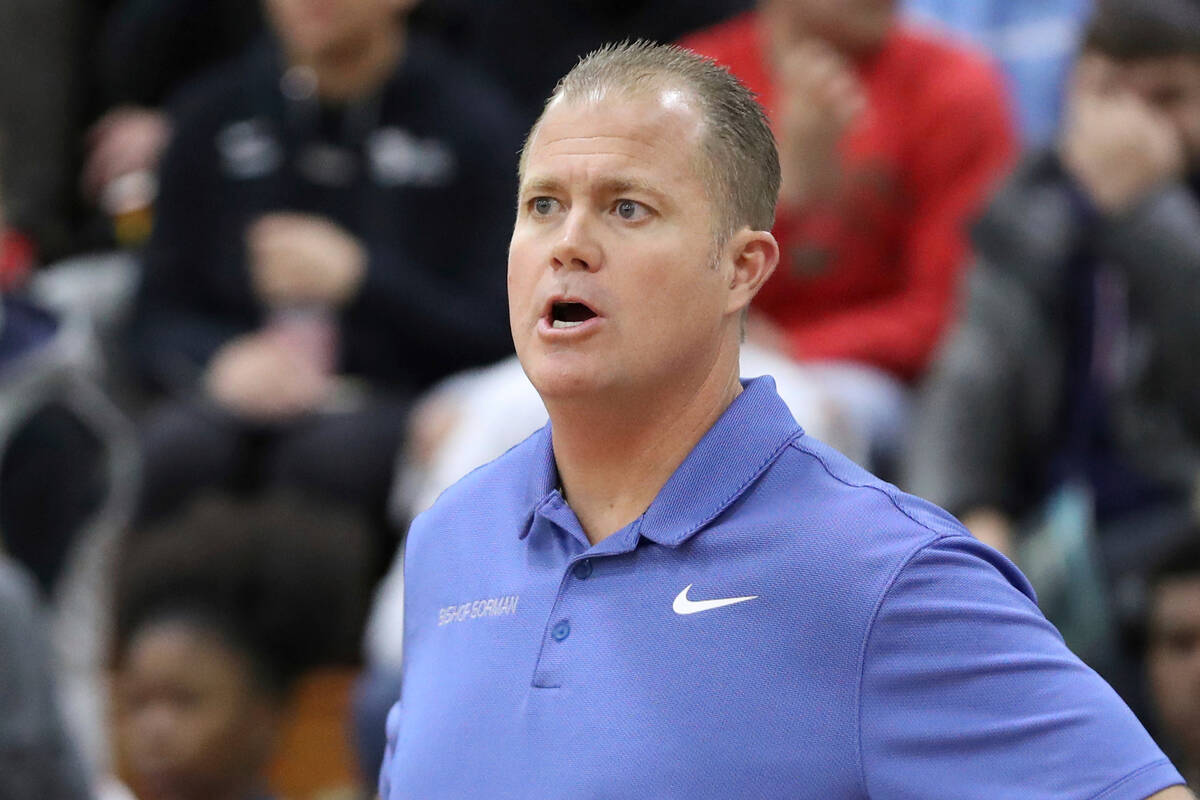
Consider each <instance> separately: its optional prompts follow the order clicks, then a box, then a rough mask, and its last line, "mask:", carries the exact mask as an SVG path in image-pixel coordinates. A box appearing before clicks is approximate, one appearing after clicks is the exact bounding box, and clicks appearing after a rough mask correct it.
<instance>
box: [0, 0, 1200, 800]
mask: <svg viewBox="0 0 1200 800" xmlns="http://www.w3.org/2000/svg"><path fill="white" fill-rule="evenodd" d="M637 38H642V39H649V40H654V41H660V42H677V43H680V44H682V45H683V46H686V47H689V48H692V49H694V50H696V51H698V52H700V53H702V54H705V55H708V56H710V57H712V58H714V59H716V60H717V61H719V62H720V63H722V64H724V65H726V66H727V67H728V68H729V69H730V70H731V71H732V72H733V73H734V74H735V75H737V76H738V77H739V78H741V79H742V80H743V82H745V83H746V84H747V85H748V86H749V87H750V88H751V89H753V90H754V91H755V92H756V93H757V94H758V96H759V99H760V101H761V102H762V103H763V105H764V107H765V108H766V109H767V112H768V115H769V117H770V119H771V123H772V126H773V129H774V131H775V134H776V138H777V141H778V144H779V151H780V158H781V164H782V167H783V174H784V183H783V189H782V191H781V196H780V198H779V212H778V217H777V221H776V227H775V235H776V237H777V239H778V240H779V241H780V244H781V251H782V261H781V264H780V267H779V269H778V270H777V272H776V274H775V276H774V277H773V278H772V279H771V281H770V282H769V284H768V285H767V286H766V288H765V289H764V290H763V292H762V293H761V295H760V297H759V298H758V299H757V300H756V303H755V308H754V309H753V313H752V315H751V318H750V320H749V324H748V337H747V344H746V350H745V353H744V356H743V362H742V369H743V374H745V375H754V374H761V373H770V374H772V375H774V376H775V378H776V382H777V385H778V387H779V390H780V393H781V395H783V397H784V399H785V400H786V401H787V402H788V404H789V406H790V407H791V408H792V410H793V413H794V414H795V415H796V417H797V419H798V420H799V422H800V423H801V425H803V426H804V427H805V429H806V430H807V431H808V432H809V433H810V434H811V435H814V436H817V437H819V438H822V439H825V440H827V441H829V442H830V443H832V444H834V445H835V446H837V447H839V448H841V449H843V450H844V451H845V452H846V453H847V454H848V455H850V456H851V457H852V458H854V459H855V460H857V461H859V462H860V463H862V464H863V465H864V466H867V467H869V468H871V469H872V470H874V471H876V472H878V473H879V474H881V475H882V476H883V477H885V478H886V479H888V480H891V481H893V482H895V483H897V484H898V485H899V486H900V487H901V488H903V489H905V490H907V491H912V492H914V493H916V494H919V495H921V496H924V497H927V498H929V499H931V500H933V501H934V502H937V503H939V504H941V505H943V506H945V507H946V508H948V509H949V510H950V511H951V512H952V513H954V514H955V515H956V516H958V517H959V518H960V519H961V520H962V521H963V522H964V524H965V525H966V526H967V527H968V528H969V529H970V530H971V532H972V533H974V534H975V535H976V536H978V537H979V538H981V539H982V540H984V541H985V542H987V543H988V544H990V545H992V546H994V547H996V548H997V549H999V550H1000V551H1002V552H1004V553H1005V554H1006V555H1007V556H1009V557H1010V558H1012V559H1013V560H1014V561H1015V562H1016V563H1017V564H1018V565H1019V566H1020V567H1021V568H1022V569H1023V570H1024V571H1025V572H1026V574H1027V575H1028V576H1029V577H1030V578H1031V580H1032V581H1033V583H1034V585H1035V587H1036V588H1037V590H1038V593H1039V598H1040V600H1041V605H1042V608H1043V611H1044V612H1045V613H1046V614H1047V616H1048V617H1049V618H1050V619H1051V620H1052V621H1053V622H1055V624H1056V625H1058V626H1059V629H1060V630H1061V631H1062V633H1063V635H1064V637H1065V638H1066V640H1067V642H1068V644H1069V645H1070V646H1071V647H1072V648H1073V649H1074V650H1075V651H1076V652H1077V653H1078V654H1079V655H1080V656H1081V657H1082V658H1083V659H1084V660H1085V661H1087V662H1088V663H1089V664H1090V665H1091V666H1092V667H1094V668H1095V669H1097V670H1098V671H1099V672H1100V673H1101V674H1103V675H1104V676H1105V677H1106V678H1107V679H1108V680H1109V681H1110V682H1111V683H1112V684H1113V685H1114V687H1115V688H1116V689H1117V690H1118V691H1119V692H1120V693H1121V694H1122V696H1123V697H1124V698H1125V699H1126V701H1127V702H1129V703H1130V705H1131V706H1132V707H1133V708H1134V710H1135V711H1136V712H1137V713H1138V714H1139V715H1140V716H1141V717H1142V719H1143V721H1144V722H1145V724H1146V725H1147V726H1148V727H1149V728H1150V729H1151V731H1152V732H1153V733H1154V734H1155V735H1156V736H1157V737H1158V738H1159V740H1160V742H1161V743H1162V744H1163V746H1164V747H1165V748H1166V749H1167V750H1168V752H1169V753H1170V754H1171V755H1172V757H1173V758H1175V759H1176V763H1177V764H1179V765H1180V768H1181V770H1182V771H1183V772H1184V774H1185V775H1186V776H1189V777H1190V778H1193V779H1196V778H1200V774H1198V773H1197V770H1198V769H1200V525H1198V523H1197V515H1198V514H1200V359H1198V358H1197V355H1198V354H1200V194H1198V192H1200V1H1198V0H1094V2H1093V1H1090V0H758V2H755V1H754V0H420V1H418V0H262V2H253V1H252V0H5V2H4V3H2V4H0V686H5V687H11V690H10V689H9V688H6V689H5V690H4V691H0V797H4V798H12V799H13V800H26V798H28V799H29V800H35V799H36V800H45V799H46V798H59V797H61V798H71V800H78V799H79V798H87V797H95V798H110V799H113V800H115V799H116V798H125V799H126V800H128V798H130V797H134V798H137V799H138V800H190V799H191V798H194V799H195V800H214V799H216V800H263V799H264V798H274V797H279V798H282V797H287V798H292V800H334V799H343V798H344V799H346V800H349V799H351V798H367V797H372V796H374V785H375V776H376V775H377V774H378V770H379V764H380V760H381V758H382V753H383V747H384V719H385V717H386V714H387V711H388V709H389V707H390V706H391V704H392V703H393V702H395V700H396V699H397V697H398V696H399V687H400V680H401V663H402V657H403V654H402V625H403V572H402V564H403V555H402V553H403V550H402V541H403V535H404V531H405V530H406V529H407V525H408V522H409V520H410V519H411V518H412V516H413V515H414V514H416V513H419V512H420V511H421V510H422V509H423V508H425V507H427V506H428V505H429V504H430V503H431V502H432V501H433V499H434V498H436V497H437V495H438V493H439V492H440V491H441V490H442V489H444V488H445V487H446V486H448V485H449V484H450V483H452V482H453V481H455V480H457V478H458V477H460V476H461V475H462V474H464V473H465V472H466V471H468V470H470V469H471V468H473V467H475V466H477V465H479V464H481V463H483V462H485V461H487V460H489V459H491V458H493V457H495V456H497V455H499V454H500V453H502V452H503V451H504V450H505V449H507V448H508V447H510V446H511V445H513V444H515V443H516V442H518V441H520V440H521V439H523V438H524V437H525V436H527V435H528V434H529V433H531V432H532V431H533V430H535V429H536V428H538V427H540V426H541V425H542V424H543V423H544V422H545V410H544V408H542V406H541V403H540V401H539V400H538V398H537V395H536V394H535V393H534V392H533V390H532V388H531V387H530V386H529V384H528V383H527V381H526V380H525V378H524V375H523V373H521V371H520V367H519V365H517V364H516V363H515V360H514V359H513V358H512V355H511V350H512V345H511V339H510V337H509V332H508V324H507V304H506V298H505V264H506V249H507V242H508V237H509V235H510V233H511V225H512V217H513V203H514V197H515V192H516V167H517V158H518V154H519V152H520V148H521V145H522V141H523V138H524V136H525V134H526V132H527V131H528V130H529V128H530V126H531V125H532V124H533V122H534V121H535V120H536V118H537V116H538V114H539V113H540V111H541V108H542V104H543V102H544V101H545V98H546V97H547V96H548V95H549V94H550V92H551V91H552V89H553V87H554V85H555V82H556V81H557V79H558V78H559V77H561V76H562V75H563V74H565V73H566V72H567V71H568V70H569V69H570V68H571V66H572V65H573V64H574V63H575V62H576V61H577V60H578V58H579V57H581V56H582V55H584V54H585V53H587V52H588V51H590V50H592V49H594V48H596V47H598V46H601V45H603V44H604V43H607V42H614V41H620V40H625V39H637Z"/></svg>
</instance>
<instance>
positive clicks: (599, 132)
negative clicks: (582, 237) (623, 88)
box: [522, 89, 704, 183]
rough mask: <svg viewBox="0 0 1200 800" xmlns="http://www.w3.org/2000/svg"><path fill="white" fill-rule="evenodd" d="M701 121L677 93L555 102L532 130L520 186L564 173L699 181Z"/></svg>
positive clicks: (692, 106) (611, 95)
mask: <svg viewBox="0 0 1200 800" xmlns="http://www.w3.org/2000/svg"><path fill="white" fill-rule="evenodd" d="M703 127H704V126H703V119H702V117H701V115H700V113H699V111H698V110H697V109H696V107H695V103H694V102H692V101H691V100H689V99H688V97H687V96H686V95H685V94H684V93H683V92H681V91H679V90H675V89H664V90H660V91H656V92H653V93H646V94H644V95H643V94H638V95H633V96H629V95H624V94H621V93H614V92H608V93H604V94H600V95H598V96H593V97H589V98H586V99H582V100H571V99H563V98H561V97H560V98H557V99H556V100H555V101H553V102H552V103H551V104H550V106H549V107H548V108H547V110H546V112H545V114H543V116H542V119H541V121H540V122H539V123H538V125H537V127H536V128H535V129H534V132H533V135H532V137H531V138H530V141H529V145H528V147H527V150H526V153H525V160H524V168H523V170H522V173H523V174H522V183H527V182H531V181H537V180H543V179H545V178H546V177H548V174H551V173H552V174H554V175H555V176H558V175H559V174H560V173H563V172H568V173H570V172H585V173H586V172H593V171H601V172H608V171H618V172H628V173H638V174H640V176H641V177H642V178H643V179H647V180H651V181H663V182H672V181H683V182H687V181H696V182H699V181H700V174H699V172H700V170H699V163H698V160H699V158H700V156H701V152H700V151H701V140H702V137H703Z"/></svg>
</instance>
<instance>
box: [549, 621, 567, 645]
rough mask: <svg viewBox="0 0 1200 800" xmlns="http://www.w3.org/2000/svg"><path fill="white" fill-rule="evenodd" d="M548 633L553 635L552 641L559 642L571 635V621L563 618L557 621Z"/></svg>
mask: <svg viewBox="0 0 1200 800" xmlns="http://www.w3.org/2000/svg"><path fill="white" fill-rule="evenodd" d="M550 635H551V636H552V637H554V641H556V642H561V641H562V640H563V639H565V638H567V637H568V636H570V635H571V623H569V622H567V621H566V620H565V619H564V620H561V621H559V622H558V623H557V624H556V625H555V626H554V628H553V630H551V631H550Z"/></svg>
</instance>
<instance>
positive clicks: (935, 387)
mask: <svg viewBox="0 0 1200 800" xmlns="http://www.w3.org/2000/svg"><path fill="white" fill-rule="evenodd" d="M967 289H968V292H967V300H966V303H965V307H964V308H963V310H962V313H961V316H960V317H959V319H958V320H957V322H956V323H955V325H954V326H953V328H952V329H951V331H950V332H949V334H948V335H947V337H946V340H945V342H944V343H943V345H942V347H941V348H940V349H939V351H938V353H937V356H936V358H935V359H934V361H933V364H932V366H931V367H930V369H929V372H928V374H927V375H926V376H925V378H924V379H923V380H922V382H921V386H920V390H919V393H918V394H917V396H916V401H915V403H914V405H913V413H912V420H911V425H910V428H909V436H908V441H907V442H906V447H905V451H904V454H903V458H902V463H901V472H902V478H901V481H902V483H903V485H904V487H905V489H906V490H908V491H910V492H912V493H913V494H915V495H917V496H919V497H924V498H927V499H928V500H930V501H932V502H934V503H936V504H937V505H939V506H942V507H944V508H947V509H949V510H950V512H951V513H954V514H957V515H960V516H961V515H962V514H964V513H965V512H966V511H969V510H971V509H975V508H981V507H992V508H999V509H1002V510H1004V511H1006V512H1008V513H1010V514H1016V513H1019V512H1020V511H1021V510H1022V507H1023V506H1024V504H1025V503H1026V502H1027V500H1028V498H1027V497H1026V496H1025V495H1026V491H1024V489H1025V486H1024V484H1023V483H1022V482H1021V480H1020V479H1019V476H1021V474H1022V470H1021V465H1022V464H1023V463H1025V462H1026V460H1027V459H1028V458H1029V457H1030V455H1031V453H1030V449H1031V448H1033V447H1034V446H1035V443H1038V442H1042V441H1044V440H1045V439H1046V438H1047V437H1048V436H1049V434H1050V432H1049V431H1046V430H1043V429H1042V426H1040V425H1039V422H1041V421H1048V420H1050V419H1051V418H1052V413H1051V409H1052V408H1053V407H1054V405H1055V404H1056V402H1057V398H1058V395H1059V388H1060V383H1061V365H1060V364H1059V363H1058V361H1057V360H1056V354H1057V350H1056V349H1055V348H1053V347H1051V346H1050V343H1051V342H1053V341H1055V337H1054V335H1053V334H1052V333H1051V332H1050V331H1049V330H1047V328H1046V325H1045V321H1044V320H1043V318H1042V315H1041V314H1040V313H1039V309H1038V306H1037V304H1036V302H1035V301H1034V299H1033V297H1032V296H1031V295H1030V293H1029V292H1028V291H1026V289H1025V287H1024V286H1023V285H1022V284H1021V283H1020V282H1018V281H1016V280H1013V279H1011V278H1009V277H1008V275H1007V273H1006V272H1004V271H1003V270H1002V269H999V268H997V267H996V266H994V265H993V264H991V263H990V262H988V261H987V260H980V261H978V262H976V263H975V264H974V265H973V267H972V269H971V271H970V273H969V275H968V278H967Z"/></svg>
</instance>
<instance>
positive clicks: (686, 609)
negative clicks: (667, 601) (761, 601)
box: [671, 583, 758, 614]
mask: <svg viewBox="0 0 1200 800" xmlns="http://www.w3.org/2000/svg"><path fill="white" fill-rule="evenodd" d="M691 588H692V584H690V583H689V584H688V585H687V586H685V587H683V591H682V592H680V593H679V594H677V595H675V602H674V603H672V604H671V608H672V609H674V611H675V613H676V614H697V613H699V612H701V611H712V610H713V609H714V608H721V607H722V606H731V605H733V604H734V603H744V602H746V601H747V600H754V599H756V598H757V597H758V595H756V594H752V595H750V596H749V597H722V598H720V599H717V600H689V599H688V596H687V593H688V590H689V589H691Z"/></svg>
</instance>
